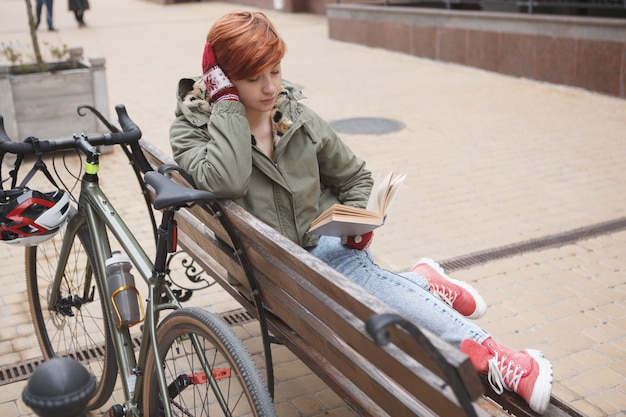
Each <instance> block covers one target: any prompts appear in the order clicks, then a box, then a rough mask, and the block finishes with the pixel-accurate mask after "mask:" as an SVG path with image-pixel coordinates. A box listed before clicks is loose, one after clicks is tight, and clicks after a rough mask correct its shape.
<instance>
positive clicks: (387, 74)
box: [0, 0, 626, 417]
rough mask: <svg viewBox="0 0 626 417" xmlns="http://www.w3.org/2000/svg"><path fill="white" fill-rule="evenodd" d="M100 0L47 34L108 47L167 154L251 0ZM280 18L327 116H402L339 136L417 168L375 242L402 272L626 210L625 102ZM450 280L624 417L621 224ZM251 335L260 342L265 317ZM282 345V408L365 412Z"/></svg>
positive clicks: (59, 19)
mask: <svg viewBox="0 0 626 417" xmlns="http://www.w3.org/2000/svg"><path fill="white" fill-rule="evenodd" d="M90 4H91V9H90V10H89V11H88V12H87V13H86V15H85V19H86V22H87V25H88V26H87V28H84V29H78V27H77V25H76V23H75V21H74V18H73V16H72V15H71V14H70V13H69V12H68V11H67V10H66V8H67V6H66V4H65V3H63V2H56V3H55V6H54V8H55V9H54V13H55V26H56V27H57V28H58V29H59V31H58V32H47V31H42V30H40V31H39V32H38V33H39V35H40V38H41V40H45V41H47V42H50V43H53V44H67V45H68V46H72V45H80V46H82V47H83V48H84V50H85V53H86V55H88V56H92V55H93V56H95V55H101V56H104V57H106V67H107V81H108V86H109V102H110V105H111V110H110V111H111V114H114V113H113V106H114V105H115V104H118V103H124V104H125V105H126V106H127V108H128V111H129V114H130V115H131V117H132V118H133V119H134V120H135V121H136V122H137V123H138V125H139V126H140V127H141V128H142V130H143V132H144V138H146V139H147V140H149V141H151V142H153V143H155V144H156V145H157V146H158V147H160V148H161V149H163V150H166V151H169V148H168V127H169V124H170V123H171V121H172V120H173V109H174V93H175V89H176V82H177V80H178V78H180V77H181V76H188V75H196V74H198V73H199V71H200V52H201V50H202V44H203V40H204V37H205V36H206V32H207V31H208V29H209V27H210V25H211V24H212V22H213V21H214V20H215V19H216V18H217V17H219V16H220V15H222V14H223V13H224V12H226V11H228V10H232V9H239V8H244V6H239V7H237V6H234V5H231V4H227V3H222V2H213V1H211V2H194V3H184V4H177V5H171V6H161V5H157V4H155V3H151V2H148V1H143V0H91V1H90ZM0 7H1V9H2V11H1V13H0V42H3V43H7V42H15V41H21V42H27V40H28V33H27V31H26V17H25V16H26V15H25V10H24V8H25V6H24V2H23V1H22V0H1V5H0ZM266 12H267V14H268V15H269V16H270V18H271V19H272V20H273V21H274V22H275V23H276V25H277V27H278V29H279V31H280V32H281V33H282V35H283V36H284V37H285V39H286V40H287V43H288V47H289V49H288V53H287V56H286V57H285V60H284V63H283V72H284V75H285V78H287V79H289V80H291V81H293V82H296V83H298V84H300V85H302V86H303V87H304V92H305V95H306V96H307V97H308V99H306V101H305V103H306V104H307V105H309V106H311V107H312V108H314V109H315V110H317V111H318V112H319V113H320V114H321V115H322V116H324V117H326V118H327V119H328V120H331V121H334V120H341V119H347V118H352V117H381V118H387V119H392V120H396V121H399V122H401V123H402V124H403V125H404V129H402V130H400V131H398V132H395V133H390V134H385V135H375V134H358V135H352V134H345V135H343V137H344V139H345V140H346V141H347V142H348V144H349V145H350V146H351V147H352V148H353V150H354V151H355V152H356V153H357V154H359V155H360V156H361V157H363V158H364V159H365V160H367V161H368V166H369V168H370V169H371V170H373V171H374V172H386V171H389V170H392V169H393V170H398V171H399V170H401V171H405V172H407V173H408V179H407V181H406V183H405V185H404V186H403V189H402V191H401V192H400V195H399V197H398V199H397V201H396V202H395V203H394V206H393V208H392V210H391V213H390V215H389V218H388V221H387V224H386V225H385V227H384V228H383V229H380V231H379V232H377V234H376V238H375V241H374V244H373V245H372V250H373V251H374V253H375V255H376V257H377V259H378V260H379V261H380V263H381V264H383V265H385V266H386V267H388V268H390V269H393V270H397V271H401V270H406V269H409V268H410V267H411V266H412V265H413V263H414V262H415V261H416V260H417V259H419V258H421V257H423V256H428V257H431V258H434V259H436V260H439V261H442V260H447V259H452V258H455V257H462V256H464V255H467V254H472V253H475V252H478V251H483V250H486V249H490V248H499V247H502V246H506V245H512V244H515V243H519V242H525V241H528V240H531V239H541V238H543V237H546V236H551V235H555V234H558V233H565V232H569V231H572V230H576V229H578V228H581V227H587V226H592V225H596V224H600V223H602V222H607V221H610V220H616V219H621V218H624V217H626V197H625V195H626V101H625V100H621V99H617V98H613V97H608V96H603V95H599V94H593V93H589V92H586V91H583V90H579V89H574V88H567V87H562V86H556V85H551V84H547V83H539V82H534V81H529V80H524V79H517V78H512V77H506V76H502V75H498V74H494V73H489V72H485V71H480V70H475V69H472V68H468V67H462V66H457V65H450V64H445V63H440V62H434V61H430V60H425V59H419V58H415V57H410V56H406V55H402V54H398V53H393V52H389V51H384V50H380V49H372V48H365V47H362V46H356V45H351V44H345V43H339V42H335V41H330V40H329V39H328V36H327V25H326V19H325V18H324V17H323V16H313V15H306V14H295V15H293V14H283V13H280V12H276V11H266ZM598 64H599V65H601V63H598ZM70 133H72V132H68V134H70ZM103 158H104V159H103V160H104V163H103V167H105V168H104V169H106V167H107V166H108V167H110V169H109V170H108V171H106V174H105V175H106V177H103V179H102V183H103V187H105V190H110V193H111V195H113V196H114V203H115V201H118V202H119V204H122V205H123V206H124V211H123V213H122V214H123V215H124V216H125V217H127V218H128V219H129V223H130V225H131V228H132V229H133V230H134V231H135V233H136V234H137V235H138V236H139V238H140V239H145V241H146V242H148V241H149V239H150V233H149V231H148V230H147V229H146V219H145V215H144V214H143V213H144V211H142V208H141V207H139V206H137V205H135V204H136V203H134V202H135V201H140V199H139V198H138V197H137V194H136V190H134V189H132V187H131V186H129V185H128V175H129V174H130V168H129V167H128V164H127V162H125V160H124V158H125V157H124V155H123V154H122V153H121V152H119V151H116V152H114V153H112V154H108V155H105V156H104V157H103ZM5 172H6V169H5V170H3V173H5ZM133 193H134V194H133ZM147 245H148V243H147ZM0 254H1V256H2V259H3V267H2V270H1V271H0V285H1V286H2V288H3V291H2V294H1V295H0V317H2V323H1V324H0V366H4V365H9V364H12V363H15V362H18V361H22V360H28V359H31V358H37V357H39V356H41V353H40V352H39V348H38V347H37V343H36V340H35V336H34V333H33V329H32V324H31V323H30V317H29V314H28V302H27V299H26V294H25V282H24V272H23V270H24V269H23V262H22V261H21V259H23V249H20V248H13V247H8V246H6V245H5V246H2V247H1V248H0ZM452 274H453V276H454V277H455V278H458V279H463V280H466V281H468V282H471V283H472V284H473V285H474V286H475V287H476V288H477V289H478V290H479V291H480V292H481V293H482V294H483V296H484V298H485V299H486V300H487V303H488V305H489V310H488V313H487V314H486V316H485V317H484V318H483V319H481V320H480V321H479V323H480V324H481V325H483V326H484V327H485V328H486V329H488V330H489V331H490V332H491V333H492V334H493V335H495V336H496V337H497V338H498V339H500V340H502V341H503V342H505V343H507V344H509V345H512V346H514V347H518V348H525V347H528V348H535V349H540V350H542V351H544V353H545V355H546V357H548V358H549V359H551V360H552V361H553V364H554V371H555V384H554V389H553V391H554V393H555V394H556V395H557V396H559V397H560V398H562V399H563V400H565V401H567V402H569V403H570V404H572V405H573V406H574V407H576V408H578V409H579V410H580V411H581V412H583V413H585V414H586V415H588V416H592V417H595V416H623V415H626V414H625V412H624V410H626V382H625V380H626V337H625V334H626V231H625V230H623V229H622V230H613V231H610V232H608V233H603V234H599V235H597V236H592V237H586V238H584V239H581V240H578V241H573V242H570V243H568V244H564V245H560V246H556V247H550V248H545V249H541V250H532V251H527V252H523V253H518V254H513V255H512V256H509V257H505V258H502V259H496V260H492V261H489V262H486V263H484V264H475V265H471V266H470V267H468V268H466V269H459V270H456V271H454V272H453V273H452ZM205 291H207V292H206V294H205V293H203V295H202V297H198V299H199V300H196V301H194V303H198V304H199V305H203V306H205V307H206V308H210V309H211V310H213V311H216V312H225V311H230V310H234V309H237V308H238V306H237V305H236V304H235V303H234V302H233V301H232V300H230V299H229V298H228V297H227V296H226V295H225V294H224V293H223V292H221V291H219V290H217V289H214V290H205ZM237 332H239V334H240V335H241V336H242V338H244V339H245V341H246V344H247V345H248V347H249V348H250V350H251V351H253V352H255V353H257V354H258V353H259V352H260V341H259V338H258V337H257V335H258V330H257V328H256V324H255V323H250V324H246V325H244V326H240V327H238V328H237ZM275 355H276V365H277V372H276V375H277V378H278V379H277V408H278V410H279V415H280V416H281V417H285V416H322V415H333V416H348V415H352V412H351V411H350V410H349V409H348V408H347V406H346V405H345V404H344V403H343V402H342V401H341V400H340V399H339V398H338V397H337V396H336V395H334V394H333V393H332V392H331V391H330V390H329V389H328V388H327V387H325V386H324V385H323V383H321V381H320V380H319V379H318V378H317V377H315V376H313V375H312V374H311V373H310V372H309V371H308V369H306V368H305V367H304V366H303V365H302V364H301V363H300V362H299V361H297V360H296V359H295V358H294V357H293V355H291V354H290V353H289V352H287V351H284V350H282V349H278V350H277V351H276V353H275ZM257 357H258V355H257ZM24 383H25V382H16V383H11V384H5V385H0V415H3V416H20V417H22V416H31V415H33V414H32V412H31V411H30V410H29V409H28V408H27V407H26V406H25V405H24V404H23V403H22V402H21V400H20V394H21V390H22V389H23V386H24ZM94 415H97V414H94Z"/></svg>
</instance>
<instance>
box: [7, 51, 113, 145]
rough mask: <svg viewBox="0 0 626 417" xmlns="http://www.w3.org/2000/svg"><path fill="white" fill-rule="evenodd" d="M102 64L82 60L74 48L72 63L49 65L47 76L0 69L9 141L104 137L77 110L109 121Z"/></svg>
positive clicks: (93, 119)
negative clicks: (87, 110)
mask: <svg viewBox="0 0 626 417" xmlns="http://www.w3.org/2000/svg"><path fill="white" fill-rule="evenodd" d="M104 63H105V59H104V58H101V57H97V58H89V60H84V59H83V57H82V48H72V49H71V50H70V60H69V61H68V62H65V63H55V64H49V65H48V69H49V71H47V72H38V73H20V71H22V72H24V68H22V67H14V66H13V67H12V66H6V65H4V66H0V115H2V116H3V117H4V127H5V130H6V132H7V134H8V135H9V137H10V138H11V139H13V140H15V141H22V140H24V139H25V138H27V137H29V136H35V137H38V138H40V139H57V138H61V137H70V136H71V135H72V134H74V133H86V134H93V133H101V132H106V131H107V129H106V127H104V125H102V124H101V123H100V122H99V121H98V120H97V119H96V117H94V116H93V115H91V114H90V115H87V116H86V117H81V116H79V115H78V113H77V111H76V108H77V107H78V106H80V105H84V104H86V105H90V106H93V107H95V108H96V109H98V110H99V111H100V112H101V113H102V114H103V115H104V116H105V117H106V118H108V117H109V100H108V91H107V84H106V76H105V67H104ZM68 67H69V68H70V69H63V68H68Z"/></svg>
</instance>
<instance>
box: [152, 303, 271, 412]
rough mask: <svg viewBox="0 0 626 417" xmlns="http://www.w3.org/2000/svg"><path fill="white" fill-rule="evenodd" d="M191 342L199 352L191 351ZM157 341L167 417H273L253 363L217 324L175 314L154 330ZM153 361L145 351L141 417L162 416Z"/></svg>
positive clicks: (191, 313)
mask: <svg viewBox="0 0 626 417" xmlns="http://www.w3.org/2000/svg"><path fill="white" fill-rule="evenodd" d="M194 339H196V340H197V341H198V344H199V346H200V352H196V351H195V349H194V347H193V340H194ZM157 340H158V346H159V352H158V354H159V356H160V358H161V360H162V361H163V371H164V374H165V380H166V384H167V386H168V391H169V402H170V404H171V406H170V408H171V410H172V415H173V416H186V417H190V416H192V417H202V416H233V417H238V416H256V417H270V416H271V417H275V416H276V411H275V410H274V405H273V403H272V400H271V398H270V394H269V391H268V389H267V386H266V385H265V381H264V380H263V378H262V377H261V374H260V372H259V370H258V368H257V367H256V364H255V363H254V360H253V359H252V357H251V356H250V354H249V353H248V351H247V350H246V348H245V346H244V345H243V343H242V342H241V340H240V339H239V338H238V337H237V336H236V335H235V333H234V332H233V331H232V329H231V328H230V327H229V326H228V325H227V324H226V323H225V322H224V321H223V320H221V319H220V318H218V317H216V316H214V315H211V314H209V313H208V312H206V311H204V310H201V309H196V308H183V309H180V310H176V311H174V312H172V313H171V314H169V315H168V316H167V317H166V318H165V319H164V320H163V322H162V323H161V324H160V325H159V327H158V329H157ZM200 354H202V355H203V357H201V356H200ZM154 359H155V356H154V351H153V350H152V349H150V352H149V353H148V357H147V360H146V367H145V379H144V383H143V390H144V391H143V412H144V414H143V415H144V416H146V417H156V416H162V415H163V404H162V402H161V396H160V395H159V384H158V382H157V381H158V380H157V375H156V367H155V364H154ZM203 361H206V363H207V364H208V368H209V372H208V373H209V378H207V372H205V371H204V369H203V366H202V362H203ZM211 375H212V376H213V378H211V377H210V376H211ZM212 382H214V384H212ZM212 385H213V386H212ZM220 399H222V400H223V401H222V404H220Z"/></svg>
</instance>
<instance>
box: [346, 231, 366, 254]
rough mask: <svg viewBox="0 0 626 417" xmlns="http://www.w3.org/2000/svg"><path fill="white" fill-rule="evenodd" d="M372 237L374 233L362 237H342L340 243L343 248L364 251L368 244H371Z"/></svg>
mask: <svg viewBox="0 0 626 417" xmlns="http://www.w3.org/2000/svg"><path fill="white" fill-rule="evenodd" d="M373 237H374V232H373V231H371V232H367V233H365V234H364V235H356V236H342V237H341V243H343V244H344V246H346V247H348V248H350V249H357V250H366V249H367V248H368V247H369V245H370V243H372V238H373Z"/></svg>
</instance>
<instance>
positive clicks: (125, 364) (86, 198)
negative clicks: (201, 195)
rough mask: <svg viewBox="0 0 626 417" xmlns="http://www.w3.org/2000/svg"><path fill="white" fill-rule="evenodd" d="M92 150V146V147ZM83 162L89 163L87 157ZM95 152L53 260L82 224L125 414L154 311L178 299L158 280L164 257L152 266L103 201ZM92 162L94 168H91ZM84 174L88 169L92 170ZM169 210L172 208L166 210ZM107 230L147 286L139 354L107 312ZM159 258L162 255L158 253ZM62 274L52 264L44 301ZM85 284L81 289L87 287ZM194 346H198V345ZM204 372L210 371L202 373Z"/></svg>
mask: <svg viewBox="0 0 626 417" xmlns="http://www.w3.org/2000/svg"><path fill="white" fill-rule="evenodd" d="M96 152H97V151H96ZM87 164H90V163H89V162H87ZM97 165H98V164H97V155H96V163H91V164H90V167H89V168H88V169H86V174H85V175H84V176H83V179H82V181H81V190H80V197H79V209H78V211H77V213H76V214H74V215H73V216H72V217H71V219H70V220H69V221H68V224H67V226H66V232H65V236H64V238H63V245H62V248H61V254H60V258H59V265H64V264H65V263H66V261H67V260H68V257H69V253H70V249H71V245H72V241H73V239H74V236H76V234H77V233H78V231H79V229H80V228H81V227H82V226H84V225H88V227H89V231H90V239H91V244H92V247H93V250H94V255H95V264H96V268H98V274H97V275H92V276H93V277H98V276H99V277H101V278H102V283H101V284H102V286H101V288H102V296H103V297H104V298H106V302H105V303H104V304H105V313H106V317H105V320H107V321H109V323H110V324H111V325H110V326H109V329H110V332H111V337H112V341H113V344H114V347H115V352H116V359H117V363H118V366H119V374H120V375H121V376H122V378H121V380H122V384H123V392H124V396H125V407H126V414H127V415H137V416H138V415H139V410H138V409H137V404H138V402H139V401H138V400H139V398H141V395H142V386H143V385H142V383H143V380H142V376H143V372H142V369H140V368H139V367H138V364H143V363H144V362H145V358H146V355H147V353H148V349H149V348H150V347H151V348H152V349H154V352H158V347H157V340H156V326H157V321H158V313H159V312H160V311H161V310H165V309H178V308H181V305H180V303H179V302H178V301H177V300H176V297H175V295H174V293H173V292H172V291H171V289H170V288H169V286H167V285H163V283H164V277H165V274H166V272H165V271H164V270H165V262H163V265H161V266H160V269H161V270H160V271H159V270H157V268H155V267H154V265H153V263H152V261H151V260H150V258H149V257H148V255H147V254H146V252H145V251H144V250H143V249H142V247H141V245H140V244H139V242H138V241H137V240H136V239H135V238H134V237H133V235H132V234H131V232H130V229H129V228H128V226H127V225H126V224H125V223H124V222H123V220H122V219H121V217H120V216H119V215H118V213H117V211H116V210H115V208H114V207H113V206H112V204H111V203H110V202H109V201H108V199H107V198H106V196H105V195H104V193H103V191H102V190H101V188H100V186H99V185H98V181H97ZM94 166H95V169H94V168H93V167H94ZM94 170H95V172H92V173H90V171H94ZM172 215H173V213H172ZM107 231H110V232H111V234H112V235H113V236H114V238H115V241H116V242H117V243H118V244H119V245H120V246H121V248H122V249H123V250H124V252H125V253H126V254H127V255H128V257H129V258H130V259H131V262H132V264H133V266H135V268H136V270H137V272H138V274H139V275H140V276H141V277H142V278H143V280H144V281H145V283H146V284H147V286H148V301H147V302H146V312H145V322H144V329H143V331H142V336H143V337H142V340H141V344H140V348H139V354H138V355H135V352H134V350H133V345H132V341H131V335H130V331H129V329H128V328H126V327H121V328H118V327H117V326H115V325H113V323H112V320H111V317H113V316H112V314H113V305H112V301H111V299H110V297H109V296H108V295H109V288H108V282H107V279H106V272H105V261H106V259H108V258H109V257H110V256H111V244H110V240H109V234H108V233H107ZM163 258H166V256H164V257H163ZM62 279H63V270H62V268H58V269H57V271H56V275H55V279H54V283H53V288H52V291H50V299H49V300H48V306H54V305H55V303H56V295H57V294H58V291H57V289H58V288H59V287H60V285H61V282H62ZM89 287H90V286H89V285H86V286H85V288H89ZM162 292H165V294H166V297H167V300H168V302H166V303H162V302H160V297H161V294H162ZM198 351H199V350H198ZM155 361H156V367H157V369H158V371H157V372H158V379H159V385H160V390H161V395H162V398H168V393H167V386H166V382H165V377H164V375H163V371H162V363H161V362H162V361H161V359H160V357H159V355H158V354H157V355H155ZM203 366H204V367H205V371H207V370H208V368H207V366H206V364H203ZM207 375H210V373H207ZM164 404H168V406H167V407H165V412H166V416H168V417H170V416H171V410H170V409H169V402H167V401H164Z"/></svg>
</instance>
